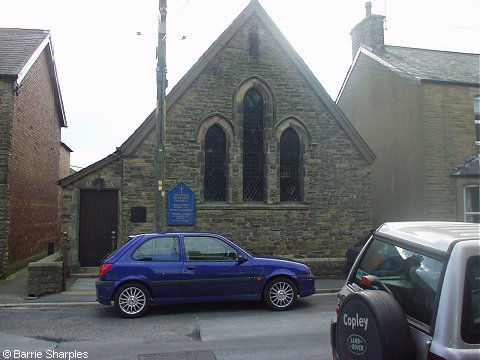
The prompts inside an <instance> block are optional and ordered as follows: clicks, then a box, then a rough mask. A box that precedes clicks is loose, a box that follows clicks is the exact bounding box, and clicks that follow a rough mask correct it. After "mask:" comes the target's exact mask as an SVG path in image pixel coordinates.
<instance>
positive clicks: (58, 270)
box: [28, 252, 65, 298]
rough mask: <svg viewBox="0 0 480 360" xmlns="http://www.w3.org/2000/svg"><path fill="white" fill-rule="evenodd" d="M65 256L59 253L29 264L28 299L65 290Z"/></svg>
mask: <svg viewBox="0 0 480 360" xmlns="http://www.w3.org/2000/svg"><path fill="white" fill-rule="evenodd" d="M62 259H63V254H62V253H61V252H57V253H55V254H52V255H50V256H47V257H45V258H43V259H41V260H39V261H36V262H32V263H30V264H28V297H29V298H36V297H38V296H40V295H44V294H49V293H55V292H61V291H63V290H65V273H64V266H63V261H62Z"/></svg>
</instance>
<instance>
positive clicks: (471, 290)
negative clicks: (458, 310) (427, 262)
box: [461, 256, 480, 344]
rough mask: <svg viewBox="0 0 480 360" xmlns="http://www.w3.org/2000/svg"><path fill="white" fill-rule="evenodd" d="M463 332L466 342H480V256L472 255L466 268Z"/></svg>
mask: <svg viewBox="0 0 480 360" xmlns="http://www.w3.org/2000/svg"><path fill="white" fill-rule="evenodd" d="M461 334H462V339H463V341H465V342H466V343H469V344H479V343H480V256H472V257H470V258H469V259H468V261H467V266H466V268H465V287H464V292H463V309H462V329H461Z"/></svg>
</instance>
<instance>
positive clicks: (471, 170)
mask: <svg viewBox="0 0 480 360" xmlns="http://www.w3.org/2000/svg"><path fill="white" fill-rule="evenodd" d="M452 176H477V177H478V176H480V154H476V155H474V156H473V157H472V158H471V159H470V160H468V161H467V162H465V163H464V164H462V165H460V166H459V167H457V168H456V169H455V170H454V171H453V173H452Z"/></svg>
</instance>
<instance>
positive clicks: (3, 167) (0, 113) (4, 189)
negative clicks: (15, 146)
mask: <svg viewBox="0 0 480 360" xmlns="http://www.w3.org/2000/svg"><path fill="white" fill-rule="evenodd" d="M12 116H13V85H12V82H11V81H10V80H9V79H0V279H1V278H3V277H4V276H5V275H6V271H7V262H8V234H9V228H10V226H9V225H10V213H9V199H10V194H9V187H8V177H9V176H8V171H9V170H8V169H9V168H8V159H9V154H10V153H11V134H12Z"/></svg>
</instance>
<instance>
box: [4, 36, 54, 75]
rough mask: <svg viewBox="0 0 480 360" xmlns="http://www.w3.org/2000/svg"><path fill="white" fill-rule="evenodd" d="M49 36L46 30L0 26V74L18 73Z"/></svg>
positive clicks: (44, 44) (45, 42)
mask: <svg viewBox="0 0 480 360" xmlns="http://www.w3.org/2000/svg"><path fill="white" fill-rule="evenodd" d="M49 38H50V32H49V31H46V30H32V29H8V28H0V76H13V77H15V76H17V75H18V74H20V72H21V71H22V69H23V68H24V67H25V65H26V64H27V62H28V61H29V60H30V58H31V57H32V56H33V54H34V53H35V52H36V51H37V50H38V49H39V48H40V46H41V45H42V46H43V48H44V47H45V46H46V44H47V42H48V41H49ZM43 48H42V50H43Z"/></svg>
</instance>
